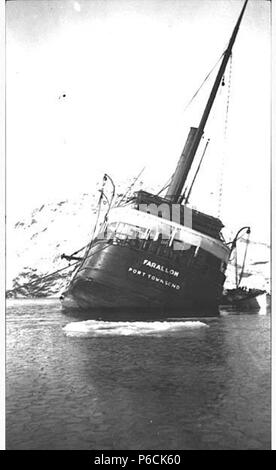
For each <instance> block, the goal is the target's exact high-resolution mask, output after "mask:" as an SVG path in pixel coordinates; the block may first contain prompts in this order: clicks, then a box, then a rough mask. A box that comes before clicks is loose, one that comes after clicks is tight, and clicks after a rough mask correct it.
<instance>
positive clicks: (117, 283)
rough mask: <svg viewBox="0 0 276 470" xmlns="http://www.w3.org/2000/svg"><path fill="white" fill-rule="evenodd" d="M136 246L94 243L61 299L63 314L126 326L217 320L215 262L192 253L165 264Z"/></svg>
mask: <svg viewBox="0 0 276 470" xmlns="http://www.w3.org/2000/svg"><path fill="white" fill-rule="evenodd" d="M133 242H134V241H133ZM134 245H135V243H132V246H130V244H124V243H114V242H111V243H108V242H107V241H98V242H96V243H94V244H93V246H92V247H91V248H90V250H89V253H88V254H87V255H86V257H85V259H84V261H83V262H82V264H81V266H80V268H79V270H78V272H77V273H76V274H75V276H74V278H73V280H72V281H71V283H70V285H69V288H68V290H67V291H66V292H65V293H64V294H63V296H62V299H61V300H62V306H63V309H64V310H65V311H67V312H68V311H75V312H78V314H79V313H80V312H83V313H85V314H86V315H88V316H89V317H91V318H108V319H111V318H113V319H128V320H131V319H144V318H147V319H150V318H156V317H160V318H162V317H168V316H169V317H172V316H173V317H192V316H197V317H199V316H200V317H204V316H216V315H218V304H219V299H220V297H221V293H222V288H223V283H224V280H225V276H224V274H223V273H222V272H221V270H220V265H221V261H220V260H219V259H217V258H215V257H214V256H212V255H210V254H209V253H206V252H205V251H203V250H198V249H197V250H196V249H195V247H191V248H190V249H189V250H187V251H186V252H184V253H183V252H181V253H176V254H174V256H170V257H169V258H168V257H167V256H164V253H163V254H160V251H161V252H162V250H160V249H155V250H153V251H147V250H145V249H142V248H141V246H140V247H135V246H134Z"/></svg>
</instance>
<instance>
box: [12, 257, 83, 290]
mask: <svg viewBox="0 0 276 470" xmlns="http://www.w3.org/2000/svg"><path fill="white" fill-rule="evenodd" d="M77 263H79V261H76V262H75V263H72V264H69V265H68V266H65V267H64V268H60V269H58V270H57V271H54V272H52V273H50V274H46V275H45V276H42V277H40V278H39V279H34V280H33V281H31V282H27V283H26V284H23V285H22V286H17V287H14V288H13V289H9V290H8V291H7V293H10V292H16V291H17V290H20V289H24V288H25V287H28V286H31V285H33V284H34V285H35V284H37V283H38V282H41V281H43V280H44V279H47V278H48V277H52V276H54V275H55V274H58V273H60V272H61V271H64V270H65V269H68V268H71V267H72V266H74V265H75V264H77Z"/></svg>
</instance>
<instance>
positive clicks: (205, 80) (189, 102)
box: [183, 51, 225, 113]
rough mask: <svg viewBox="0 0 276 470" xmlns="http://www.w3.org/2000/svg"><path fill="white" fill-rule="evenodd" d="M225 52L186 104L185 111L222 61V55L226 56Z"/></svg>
mask: <svg viewBox="0 0 276 470" xmlns="http://www.w3.org/2000/svg"><path fill="white" fill-rule="evenodd" d="M224 54H225V51H224V52H223V53H222V54H221V56H220V58H219V59H218V60H217V62H216V63H215V65H214V66H213V68H212V69H211V70H210V72H209V73H208V74H207V75H206V77H205V78H204V80H203V82H202V83H201V85H200V87H199V88H198V89H197V91H196V92H195V94H194V95H193V96H192V98H191V99H190V100H189V101H188V103H187V104H186V106H185V108H184V111H183V112H184V113H185V111H186V110H187V108H188V107H189V106H190V104H191V103H192V102H193V100H194V99H195V98H196V96H197V95H198V93H199V92H200V90H201V88H202V87H203V85H204V84H205V83H206V82H207V80H208V78H209V77H210V75H211V74H212V73H213V71H214V70H215V68H216V67H217V65H218V63H219V62H220V61H221V59H222V57H223V56H224Z"/></svg>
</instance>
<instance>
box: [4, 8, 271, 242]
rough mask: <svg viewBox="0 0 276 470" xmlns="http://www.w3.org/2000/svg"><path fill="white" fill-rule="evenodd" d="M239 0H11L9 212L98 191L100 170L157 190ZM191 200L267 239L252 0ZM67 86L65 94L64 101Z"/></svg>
mask: <svg viewBox="0 0 276 470" xmlns="http://www.w3.org/2000/svg"><path fill="white" fill-rule="evenodd" d="M242 5H243V1H241V0H146V1H143V0H139V1H134V0H127V1H123V0H118V1H117V0H110V1H109V0H83V1H71V0H57V1H55V0H51V1H44V0H35V1H32V0H27V1H25V0H20V1H10V2H8V3H7V6H6V22H7V48H6V57H7V67H6V70H7V73H6V76H7V81H6V85H7V101H6V109H7V114H6V123H7V216H8V219H10V220H11V219H14V218H20V216H21V215H22V213H23V212H24V211H27V210H29V209H32V208H34V207H36V206H37V205H38V204H40V203H42V202H45V201H46V202H47V201H51V200H52V199H55V198H66V197H69V196H70V195H71V194H73V195H76V194H77V193H78V192H93V191H94V190H95V181H96V180H100V179H101V177H102V173H103V172H105V171H106V172H108V173H109V174H110V175H111V176H112V177H113V178H114V180H115V181H116V180H118V179H121V178H127V177H134V176H135V175H136V174H137V173H138V172H139V171H140V170H141V168H142V167H143V166H146V171H145V173H144V175H143V177H144V182H145V185H146V186H147V185H152V186H153V187H155V188H156V190H158V189H159V188H160V187H161V186H162V185H163V183H165V182H166V181H167V180H168V178H169V177H170V175H171V174H172V172H173V171H174V168H175V166H176V164H177V161H178V158H179V155H180V154H181V151H182V148H183V146H184V143H185V139H186V135H187V132H188V129H189V127H190V126H197V125H198V120H199V117H200V113H201V112H202V111H203V108H204V106H205V101H206V98H207V93H208V91H209V89H210V86H211V84H212V80H213V79H214V75H213V76H212V77H211V78H212V80H209V82H208V83H207V86H206V87H205V88H204V90H203V91H202V92H201V93H200V94H199V95H198V97H197V99H196V100H195V102H194V103H193V105H192V106H191V107H190V108H188V110H187V111H186V112H184V108H185V104H186V103H187V101H188V100H189V99H190V98H191V97H192V95H193V94H194V92H195V91H196V89H197V88H198V87H199V85H200V83H201V82H202V80H203V79H204V77H205V76H206V75H207V73H208V72H209V71H210V69H211V68H212V67H213V65H214V64H215V63H216V61H217V59H218V58H219V57H220V55H221V54H222V52H223V50H224V49H225V46H226V45H227V43H228V40H229V37H230V34H231V32H232V29H233V27H234V24H235V22H236V21H237V18H238V15H239V13H240V10H241V8H242ZM225 78H226V86H225V87H223V88H221V90H220V92H219V95H218V99H217V101H216V105H215V108H214V112H213V113H212V115H211V119H210V123H209V125H208V127H207V128H206V133H205V139H207V138H208V137H210V138H211V143H210V145H209V149H208V152H207V154H206V157H205V160H204V164H203V167H202V171H201V172H200V176H199V177H198V180H197V183H196V186H195V191H194V193H193V198H192V199H191V202H192V203H193V204H195V205H196V206H197V208H198V209H200V210H207V211H209V212H211V213H213V215H217V211H218V192H219V186H220V181H221V177H220V175H221V164H222V162H223V161H224V172H223V182H224V184H223V194H222V209H221V211H222V213H221V217H222V220H223V222H224V223H225V224H227V225H229V226H230V227H231V228H232V229H236V228H238V227H239V226H241V225H247V224H249V225H251V226H252V231H253V234H254V235H252V237H253V238H255V239H257V240H268V239H269V210H270V208H269V202H270V2H268V1H267V0H249V3H248V7H247V10H246V12H245V16H244V20H243V22H242V25H241V28H240V32H239V35H238V38H237V41H236V44H235V46H234V51H233V62H232V80H231V89H230V107H229V115H228V131H227V142H226V144H227V145H225V142H224V139H223V138H222V137H223V133H224V125H225V112H226V102H227V93H228V78H229V68H228V71H227V73H226V77H225ZM64 95H65V96H64Z"/></svg>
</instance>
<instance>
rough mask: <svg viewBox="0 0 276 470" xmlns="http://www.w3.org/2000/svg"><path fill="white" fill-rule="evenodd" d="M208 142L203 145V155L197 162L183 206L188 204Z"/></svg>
mask: <svg viewBox="0 0 276 470" xmlns="http://www.w3.org/2000/svg"><path fill="white" fill-rule="evenodd" d="M209 142H210V139H208V140H207V142H206V144H205V147H204V150H203V153H202V156H201V159H200V162H199V164H198V167H197V170H196V172H195V175H194V178H193V181H192V183H191V186H190V188H189V191H188V194H187V197H186V198H185V204H188V202H189V198H190V196H191V192H192V189H193V185H194V182H195V180H196V178H197V175H198V172H199V170H200V167H201V164H202V162H203V158H204V156H205V153H206V150H207V147H208V145H209ZM184 197H185V194H184Z"/></svg>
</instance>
